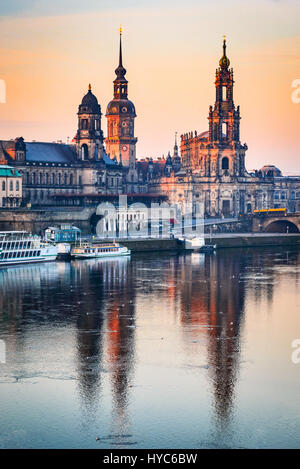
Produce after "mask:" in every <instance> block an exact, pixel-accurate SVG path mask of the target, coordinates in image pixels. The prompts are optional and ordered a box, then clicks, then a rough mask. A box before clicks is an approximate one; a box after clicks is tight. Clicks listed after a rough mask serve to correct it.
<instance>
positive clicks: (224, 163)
mask: <svg viewBox="0 0 300 469" xmlns="http://www.w3.org/2000/svg"><path fill="white" fill-rule="evenodd" d="M222 169H229V159H228V158H227V156H224V158H222Z"/></svg>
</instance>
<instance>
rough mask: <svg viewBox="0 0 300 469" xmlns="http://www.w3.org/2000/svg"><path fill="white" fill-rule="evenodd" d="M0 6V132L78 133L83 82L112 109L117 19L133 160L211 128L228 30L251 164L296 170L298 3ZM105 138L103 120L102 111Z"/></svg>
mask: <svg viewBox="0 0 300 469" xmlns="http://www.w3.org/2000/svg"><path fill="white" fill-rule="evenodd" d="M2 3H3V2H1V5H0V79H2V80H5V83H6V89H7V94H6V103H5V104H4V103H2V104H0V138H1V139H10V138H15V137H17V136H23V137H24V138H25V140H28V141H30V140H33V139H34V140H39V141H54V140H60V139H62V140H64V141H66V140H67V137H70V139H72V138H73V136H74V135H75V132H76V129H77V116H76V113H77V110H78V105H79V104H80V102H81V99H82V97H83V95H84V94H85V93H86V91H87V88H88V84H89V83H91V84H92V91H93V93H94V94H95V95H96V96H97V98H98V100H99V103H100V105H101V107H102V112H103V114H105V109H106V105H107V104H108V102H109V101H110V100H111V99H112V95H113V88H112V81H113V79H114V77H115V74H114V70H115V68H116V66H117V62H118V28H119V26H120V24H122V26H123V28H124V34H123V63H124V66H125V67H126V69H127V75H126V77H127V79H128V80H129V99H131V100H132V101H133V102H134V104H135V106H136V111H137V118H136V132H135V133H136V136H137V137H138V143H137V156H138V158H142V157H148V156H152V157H153V158H156V157H158V156H162V154H165V155H166V154H167V153H168V151H169V150H172V147H173V145H174V133H175V131H177V132H178V134H179V135H180V134H182V133H184V132H188V131H191V130H197V131H198V132H201V131H204V130H207V128H208V122H207V116H208V108H209V105H210V104H214V100H215V89H214V75H215V69H216V67H217V66H218V61H219V58H220V57H221V55H222V38H223V35H224V34H226V36H227V44H228V48H227V52H228V57H229V58H230V61H231V66H232V67H233V69H234V73H235V90H234V99H235V104H236V105H240V108H241V116H242V121H241V140H242V142H246V143H247V144H248V147H249V150H248V152H247V159H246V165H247V168H248V169H253V168H260V167H261V166H263V165H264V164H275V165H276V166H278V167H279V168H280V169H282V170H283V171H284V173H286V174H290V173H295V174H300V164H299V159H300V145H299V143H300V142H299V133H300V132H299V130H300V128H299V127H300V126H299V123H300V119H299V118H300V103H299V104H295V103H293V102H292V99H291V96H292V92H293V89H292V82H293V81H294V80H296V79H300V26H299V19H300V2H299V0H282V1H280V0H278V1H275V0H252V1H250V0H235V1H233V0H228V1H225V0H209V1H208V0H205V1H204V0H197V1H196V0H186V1H184V2H182V1H178V0H172V1H171V0H160V1H158V0H151V1H150V0H148V1H146V0H139V1H137V0H123V1H120V0H97V1H96V0H85V1H82V0H80V1H79V0H60V1H58V0H52V1H51V2H49V1H46V0H39V1H33V0H28V1H26V0H23V1H19V0H10V2H7V4H5V5H3V4H2ZM102 128H103V130H104V134H105V135H106V118H105V117H104V116H103V117H102Z"/></svg>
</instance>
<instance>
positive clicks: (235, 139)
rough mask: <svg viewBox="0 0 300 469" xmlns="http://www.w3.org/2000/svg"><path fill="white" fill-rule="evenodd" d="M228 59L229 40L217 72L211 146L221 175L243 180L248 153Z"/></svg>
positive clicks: (210, 135)
mask: <svg viewBox="0 0 300 469" xmlns="http://www.w3.org/2000/svg"><path fill="white" fill-rule="evenodd" d="M229 65H230V60H229V59H228V57H227V55H226V39H225V38H224V41H223V56H222V57H221V59H220V61H219V68H218V69H217V70H216V79H215V86H216V102H215V105H214V108H213V107H212V106H210V108H209V117H208V121H209V138H208V139H209V143H210V144H211V146H212V148H218V150H219V165H218V167H219V175H222V174H224V172H225V174H228V175H231V176H243V175H244V173H245V150H247V146H245V145H241V142H240V119H241V117H240V107H239V106H237V108H235V105H234V101H233V84H234V80H233V69H232V68H231V69H229Z"/></svg>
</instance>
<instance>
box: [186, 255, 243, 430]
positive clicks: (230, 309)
mask: <svg viewBox="0 0 300 469" xmlns="http://www.w3.org/2000/svg"><path fill="white" fill-rule="evenodd" d="M182 267H183V269H182V271H181V275H182V276H184V279H185V282H184V283H183V282H181V284H182V285H183V291H182V309H181V320H182V322H183V323H185V324H191V325H193V327H194V329H193V331H194V334H195V333H196V332H197V334H202V335H203V334H205V336H206V339H207V356H208V366H209V368H208V374H209V378H210V381H211V383H212V385H213V396H214V403H213V407H214V410H215V417H216V419H217V423H218V426H219V427H222V428H224V426H226V425H227V424H228V423H229V420H230V416H231V412H232V407H233V401H234V388H235V384H236V380H237V376H238V364H239V356H240V325H241V320H242V318H243V313H244V284H243V283H242V282H239V276H240V274H241V273H242V272H243V270H244V265H243V257H242V255H240V254H238V253H237V252H235V255H234V256H233V255H232V253H231V252H230V251H227V252H226V251H223V252H222V253H220V254H219V253H218V254H217V255H214V256H205V261H204V264H203V268H201V266H200V267H199V264H198V265H197V264H195V265H193V263H187V264H184V265H183V266H182ZM196 325H199V328H195V326H196Z"/></svg>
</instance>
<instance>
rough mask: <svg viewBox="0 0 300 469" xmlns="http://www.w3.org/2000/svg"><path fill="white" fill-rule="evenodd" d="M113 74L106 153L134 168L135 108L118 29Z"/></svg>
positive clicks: (108, 107) (107, 114)
mask: <svg viewBox="0 0 300 469" xmlns="http://www.w3.org/2000/svg"><path fill="white" fill-rule="evenodd" d="M115 73H116V75H117V77H116V78H115V80H114V99H113V100H112V101H110V103H109V104H108V106H107V110H106V117H107V138H106V139H105V143H106V152H107V153H108V154H109V156H110V158H116V159H117V161H118V162H119V163H121V164H122V165H123V166H125V167H130V168H132V169H134V168H135V160H136V142H137V138H136V137H134V118H135V117H136V113H135V107H134V105H133V103H132V102H131V101H129V99H128V97H127V94H128V81H127V80H126V78H125V75H126V70H125V68H124V67H123V63H122V29H121V28H120V51H119V66H118V67H117V68H116V70H115Z"/></svg>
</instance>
